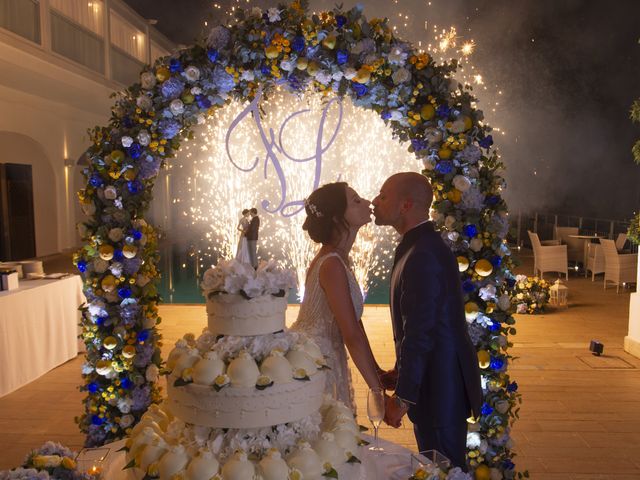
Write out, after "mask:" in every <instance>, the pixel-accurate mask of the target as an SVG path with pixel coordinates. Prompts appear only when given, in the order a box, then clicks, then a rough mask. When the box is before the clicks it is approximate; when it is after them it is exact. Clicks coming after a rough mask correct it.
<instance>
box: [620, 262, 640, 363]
mask: <svg viewBox="0 0 640 480" xmlns="http://www.w3.org/2000/svg"><path fill="white" fill-rule="evenodd" d="M639 288H640V256H639V257H638V274H637V277H636V292H635V293H632V294H631V300H630V301H629V335H627V336H626V337H624V349H625V351H626V352H628V353H630V354H631V355H633V356H634V357H638V358H640V292H639V291H638V289H639Z"/></svg>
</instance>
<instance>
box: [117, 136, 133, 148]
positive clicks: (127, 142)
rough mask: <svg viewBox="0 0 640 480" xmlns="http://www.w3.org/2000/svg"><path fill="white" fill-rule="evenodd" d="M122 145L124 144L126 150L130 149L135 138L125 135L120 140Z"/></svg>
mask: <svg viewBox="0 0 640 480" xmlns="http://www.w3.org/2000/svg"><path fill="white" fill-rule="evenodd" d="M120 143H122V146H123V147H124V148H129V147H130V146H131V144H132V143H133V138H131V137H129V136H128V135H125V136H124V137H122V138H121V139H120Z"/></svg>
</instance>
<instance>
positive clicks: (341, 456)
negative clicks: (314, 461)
mask: <svg viewBox="0 0 640 480" xmlns="http://www.w3.org/2000/svg"><path fill="white" fill-rule="evenodd" d="M313 449H314V450H315V451H316V453H317V454H318V456H319V457H320V459H321V460H322V461H323V462H325V463H329V464H331V465H335V466H338V465H340V464H342V463H343V462H344V461H345V460H346V457H345V451H344V449H342V447H341V446H340V445H338V443H337V442H336V441H335V437H334V436H333V434H332V433H329V432H324V433H322V435H320V438H318V439H317V440H316V441H315V443H314V444H313Z"/></svg>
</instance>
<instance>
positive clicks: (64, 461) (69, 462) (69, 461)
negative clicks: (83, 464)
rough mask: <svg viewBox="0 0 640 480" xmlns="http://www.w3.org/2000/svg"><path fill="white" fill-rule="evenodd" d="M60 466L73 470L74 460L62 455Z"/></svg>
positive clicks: (74, 466)
mask: <svg viewBox="0 0 640 480" xmlns="http://www.w3.org/2000/svg"><path fill="white" fill-rule="evenodd" d="M62 466H63V467H64V468H66V469H67V470H75V468H76V462H75V461H74V460H73V459H72V458H69V457H62Z"/></svg>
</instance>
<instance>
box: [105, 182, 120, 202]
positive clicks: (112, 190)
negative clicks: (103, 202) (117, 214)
mask: <svg viewBox="0 0 640 480" xmlns="http://www.w3.org/2000/svg"><path fill="white" fill-rule="evenodd" d="M117 196H118V191H117V190H116V187H114V186H113V185H109V186H108V187H106V188H105V189H104V198H106V199H107V200H115V198H116V197H117Z"/></svg>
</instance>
